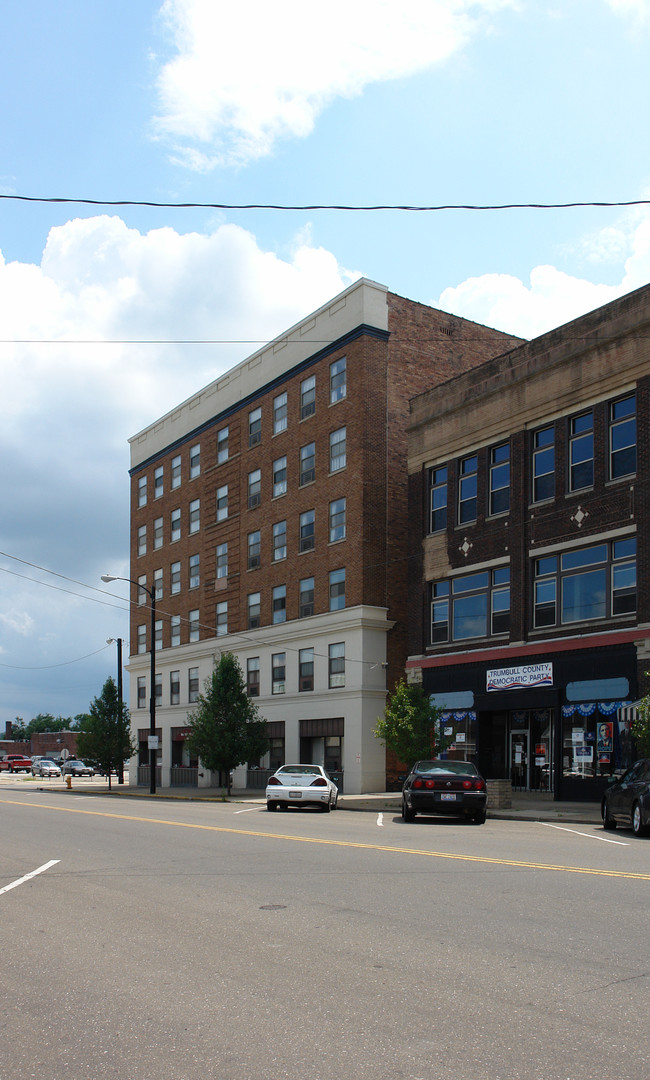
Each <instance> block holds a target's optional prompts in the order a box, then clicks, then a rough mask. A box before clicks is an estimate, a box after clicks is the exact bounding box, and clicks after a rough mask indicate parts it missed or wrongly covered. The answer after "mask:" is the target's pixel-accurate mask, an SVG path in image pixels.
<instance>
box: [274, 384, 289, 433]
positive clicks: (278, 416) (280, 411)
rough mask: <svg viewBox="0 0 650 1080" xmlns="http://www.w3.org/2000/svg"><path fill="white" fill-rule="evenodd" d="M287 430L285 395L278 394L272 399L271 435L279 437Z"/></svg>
mask: <svg viewBox="0 0 650 1080" xmlns="http://www.w3.org/2000/svg"><path fill="white" fill-rule="evenodd" d="M286 429H287V395H286V391H285V393H283V394H278V396H277V397H274V398H273V434H274V435H279V434H280V432H281V431H286Z"/></svg>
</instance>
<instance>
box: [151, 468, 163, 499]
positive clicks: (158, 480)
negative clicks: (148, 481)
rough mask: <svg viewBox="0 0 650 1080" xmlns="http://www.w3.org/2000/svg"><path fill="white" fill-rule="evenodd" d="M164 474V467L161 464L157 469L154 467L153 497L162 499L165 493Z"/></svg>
mask: <svg viewBox="0 0 650 1080" xmlns="http://www.w3.org/2000/svg"><path fill="white" fill-rule="evenodd" d="M164 490H165V484H164V474H163V467H162V465H159V466H158V468H157V469H154V474H153V497H154V499H160V498H161V497H162V495H163V493H164Z"/></svg>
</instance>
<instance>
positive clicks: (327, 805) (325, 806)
mask: <svg viewBox="0 0 650 1080" xmlns="http://www.w3.org/2000/svg"><path fill="white" fill-rule="evenodd" d="M321 806H322V807H323V813H324V814H329V812H330V810H331V809H332V806H331V804H330V801H329V799H328V800H327V802H324V803H321Z"/></svg>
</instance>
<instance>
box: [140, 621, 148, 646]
mask: <svg viewBox="0 0 650 1080" xmlns="http://www.w3.org/2000/svg"><path fill="white" fill-rule="evenodd" d="M146 651H147V626H146V623H145V624H143V625H142V626H139V627H138V653H146Z"/></svg>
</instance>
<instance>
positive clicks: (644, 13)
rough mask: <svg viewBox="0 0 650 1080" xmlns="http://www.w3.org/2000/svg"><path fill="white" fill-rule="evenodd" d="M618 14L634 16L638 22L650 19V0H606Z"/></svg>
mask: <svg viewBox="0 0 650 1080" xmlns="http://www.w3.org/2000/svg"><path fill="white" fill-rule="evenodd" d="M605 3H606V4H607V5H608V7H610V8H611V9H612V11H613V12H614V13H615V14H616V15H622V16H625V17H627V16H632V18H633V19H634V20H635V21H637V22H642V23H645V22H649V21H650V0H605Z"/></svg>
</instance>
